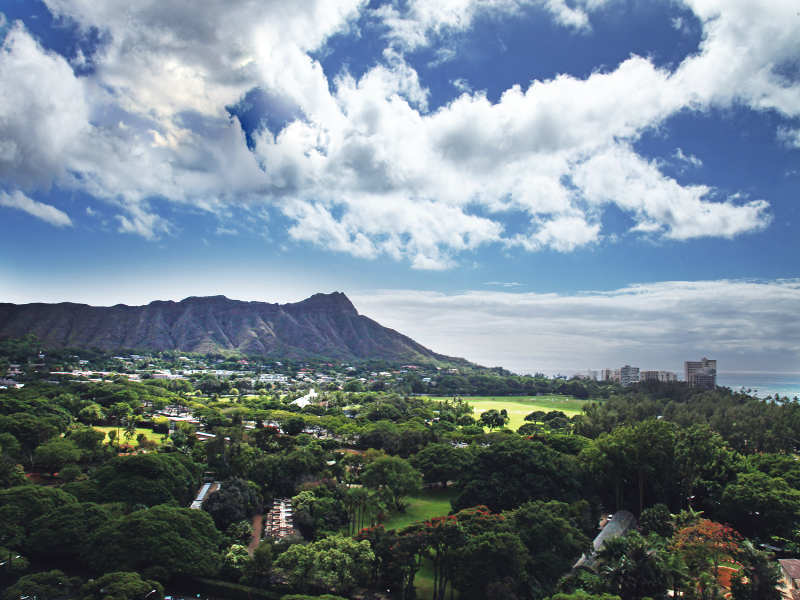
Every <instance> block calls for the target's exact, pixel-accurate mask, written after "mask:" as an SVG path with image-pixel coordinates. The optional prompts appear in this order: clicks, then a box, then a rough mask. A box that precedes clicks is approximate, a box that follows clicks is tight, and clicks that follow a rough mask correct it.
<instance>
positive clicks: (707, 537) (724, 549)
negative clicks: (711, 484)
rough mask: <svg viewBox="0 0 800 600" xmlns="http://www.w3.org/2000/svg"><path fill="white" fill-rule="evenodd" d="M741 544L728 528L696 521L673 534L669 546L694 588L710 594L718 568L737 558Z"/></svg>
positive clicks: (737, 535) (702, 520)
mask: <svg viewBox="0 0 800 600" xmlns="http://www.w3.org/2000/svg"><path fill="white" fill-rule="evenodd" d="M741 541H742V536H741V535H739V532H737V531H736V530H734V529H732V528H731V527H728V526H727V525H722V524H720V523H715V522H714V521H710V520H709V519H699V520H698V521H696V522H695V523H693V524H692V525H688V526H686V527H684V528H682V529H680V530H679V531H678V532H676V533H675V536H674V538H673V546H674V548H675V550H676V551H677V552H679V553H680V555H681V556H682V558H683V560H684V561H685V563H686V566H687V567H688V570H689V576H690V578H691V579H692V581H693V582H694V584H695V585H696V586H698V587H699V588H700V589H708V588H711V589H712V590H713V589H715V588H716V586H717V580H718V578H719V566H720V564H721V563H722V562H723V561H726V560H733V559H734V558H735V557H736V556H737V554H738V553H739V546H740V544H741Z"/></svg>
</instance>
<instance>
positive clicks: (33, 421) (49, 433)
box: [0, 413, 59, 467]
mask: <svg viewBox="0 0 800 600" xmlns="http://www.w3.org/2000/svg"><path fill="white" fill-rule="evenodd" d="M0 432H5V433H10V434H11V435H13V436H14V438H15V439H16V440H17V441H18V442H19V445H20V451H21V453H22V454H23V455H24V456H25V457H26V459H27V461H28V464H29V465H30V466H31V467H33V452H34V450H35V449H36V447H37V446H38V445H39V444H42V443H44V442H45V441H47V440H49V439H50V438H52V437H55V436H56V435H58V433H59V427H58V426H57V425H56V424H55V423H54V422H53V420H51V419H48V418H43V417H39V416H35V415H32V414H28V413H14V414H11V415H8V416H7V417H4V416H2V415H0Z"/></svg>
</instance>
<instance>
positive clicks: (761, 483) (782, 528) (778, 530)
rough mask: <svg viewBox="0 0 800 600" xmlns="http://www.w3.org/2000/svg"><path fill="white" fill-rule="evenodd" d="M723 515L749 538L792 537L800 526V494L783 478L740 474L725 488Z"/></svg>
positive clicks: (757, 474) (756, 473) (721, 509)
mask: <svg viewBox="0 0 800 600" xmlns="http://www.w3.org/2000/svg"><path fill="white" fill-rule="evenodd" d="M720 511H721V513H722V515H724V517H725V518H726V519H727V520H729V521H730V522H731V523H733V524H735V525H736V526H737V527H739V528H740V529H741V530H742V531H743V532H744V533H745V534H746V535H750V536H756V535H757V536H763V537H769V536H772V535H778V536H781V537H790V536H791V532H792V531H793V530H795V529H796V528H797V526H798V524H800V491H798V490H795V489H793V488H791V487H790V486H789V484H788V483H786V481H784V480H783V478H781V477H770V476H769V475H767V474H766V473H762V472H760V471H756V472H755V473H740V474H739V476H738V477H737V478H736V481H735V482H733V483H729V484H728V485H727V486H726V487H725V491H724V492H723V494H722V502H721V506H720Z"/></svg>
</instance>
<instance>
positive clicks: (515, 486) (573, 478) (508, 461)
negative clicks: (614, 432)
mask: <svg viewBox="0 0 800 600" xmlns="http://www.w3.org/2000/svg"><path fill="white" fill-rule="evenodd" d="M472 453H473V457H472V460H471V461H470V462H469V465H468V467H467V469H466V470H465V473H464V475H463V477H462V478H461V486H460V487H461V490H462V491H461V493H460V494H459V496H458V497H457V498H456V499H455V500H454V501H453V508H454V509H455V510H460V509H462V508H467V507H470V506H477V505H479V504H484V505H486V506H488V507H489V508H491V509H492V510H494V511H500V510H506V509H512V508H516V507H517V506H519V505H520V504H522V503H524V502H527V501H528V500H541V499H556V500H562V501H573V500H576V499H577V494H578V488H579V485H580V484H579V481H578V474H579V473H578V463H577V461H576V459H575V457H574V456H569V455H566V454H562V453H560V452H557V451H555V450H553V449H552V448H548V447H547V446H545V445H544V444H542V443H541V442H538V441H535V440H526V439H522V438H519V437H517V436H511V435H503V434H495V435H490V436H487V441H486V443H485V445H481V446H479V447H477V448H475V449H474V450H473V451H472Z"/></svg>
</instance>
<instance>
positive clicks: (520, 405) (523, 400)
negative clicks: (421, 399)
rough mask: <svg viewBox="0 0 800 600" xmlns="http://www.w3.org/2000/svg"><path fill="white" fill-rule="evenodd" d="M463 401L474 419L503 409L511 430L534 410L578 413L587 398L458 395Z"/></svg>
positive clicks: (435, 397)
mask: <svg viewBox="0 0 800 600" xmlns="http://www.w3.org/2000/svg"><path fill="white" fill-rule="evenodd" d="M459 397H460V398H461V399H462V400H464V401H465V402H468V403H469V404H470V405H471V406H472V407H473V411H472V416H473V417H474V418H475V420H478V418H479V417H480V416H481V413H484V412H486V411H488V410H497V411H500V410H503V409H505V410H506V412H507V413H508V417H509V422H508V425H507V427H509V428H510V429H513V430H515V431H516V430H517V429H519V428H520V427H521V426H522V425H524V424H525V417H526V415H529V414H530V413H531V412H533V411H535V410H541V411H544V412H549V411H551V410H560V411H561V412H563V413H564V414H565V415H567V416H568V417H572V416H575V415H577V414H579V413H580V412H581V411H582V410H583V407H584V405H585V404H587V402H590V401H589V400H581V399H578V398H573V397H571V396H557V395H553V396H506V397H502V398H499V397H489V396H459ZM448 399H449V398H445V397H442V396H433V397H431V400H436V401H440V402H441V401H444V400H448Z"/></svg>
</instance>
